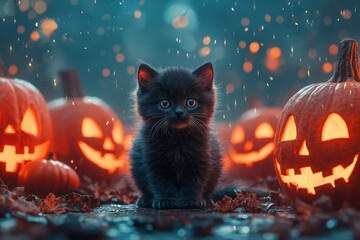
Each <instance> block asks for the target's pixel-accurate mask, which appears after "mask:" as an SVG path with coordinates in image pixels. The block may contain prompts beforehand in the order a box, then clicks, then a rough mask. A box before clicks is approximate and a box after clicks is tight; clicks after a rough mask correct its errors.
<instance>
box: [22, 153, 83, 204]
mask: <svg viewBox="0 0 360 240" xmlns="http://www.w3.org/2000/svg"><path fill="white" fill-rule="evenodd" d="M18 184H19V186H24V189H25V192H26V193H27V194H36V195H38V196H42V197H44V196H47V195H48V194H49V193H54V194H55V195H56V196H59V195H63V194H66V193H69V192H72V191H75V190H76V189H78V188H79V187H80V179H79V177H78V175H77V174H76V172H75V171H74V170H73V169H72V168H71V167H69V166H67V165H66V164H64V163H61V162H59V161H54V160H36V161H32V162H29V163H27V164H26V165H25V166H24V167H23V168H22V169H21V170H20V172H19V177H18Z"/></svg>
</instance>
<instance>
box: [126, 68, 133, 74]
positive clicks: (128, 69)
mask: <svg viewBox="0 0 360 240" xmlns="http://www.w3.org/2000/svg"><path fill="white" fill-rule="evenodd" d="M126 71H127V73H128V74H129V75H132V74H134V73H135V68H134V67H133V66H128V67H127V69H126Z"/></svg>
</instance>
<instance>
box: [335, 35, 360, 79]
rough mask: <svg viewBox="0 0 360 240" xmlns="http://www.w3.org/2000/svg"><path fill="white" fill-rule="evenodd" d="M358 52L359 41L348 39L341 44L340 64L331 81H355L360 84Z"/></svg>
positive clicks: (338, 63)
mask: <svg viewBox="0 0 360 240" xmlns="http://www.w3.org/2000/svg"><path fill="white" fill-rule="evenodd" d="M358 51H359V46H358V43H357V41H355V40H353V39H347V40H343V41H341V42H340V44H339V53H338V62H337V65H336V68H335V70H334V74H333V76H332V77H331V78H330V80H329V81H331V82H337V83H339V82H345V81H347V80H351V79H354V80H355V81H357V82H360V77H359V63H358Z"/></svg>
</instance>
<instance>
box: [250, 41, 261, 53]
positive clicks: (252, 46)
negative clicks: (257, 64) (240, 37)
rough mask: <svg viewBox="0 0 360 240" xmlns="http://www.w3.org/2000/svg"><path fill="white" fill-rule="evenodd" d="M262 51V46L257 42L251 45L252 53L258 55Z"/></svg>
mask: <svg viewBox="0 0 360 240" xmlns="http://www.w3.org/2000/svg"><path fill="white" fill-rule="evenodd" d="M259 49H260V44H259V43H257V42H252V43H250V46H249V50H250V52H252V53H257V52H258V51H259Z"/></svg>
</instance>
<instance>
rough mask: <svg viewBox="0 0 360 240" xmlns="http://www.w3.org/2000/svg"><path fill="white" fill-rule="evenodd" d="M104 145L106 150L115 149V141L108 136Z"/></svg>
mask: <svg viewBox="0 0 360 240" xmlns="http://www.w3.org/2000/svg"><path fill="white" fill-rule="evenodd" d="M102 147H103V149H104V150H108V151H111V150H115V145H114V143H113V142H112V141H111V139H110V138H108V137H107V138H106V139H105V141H104V144H103V146H102Z"/></svg>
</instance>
